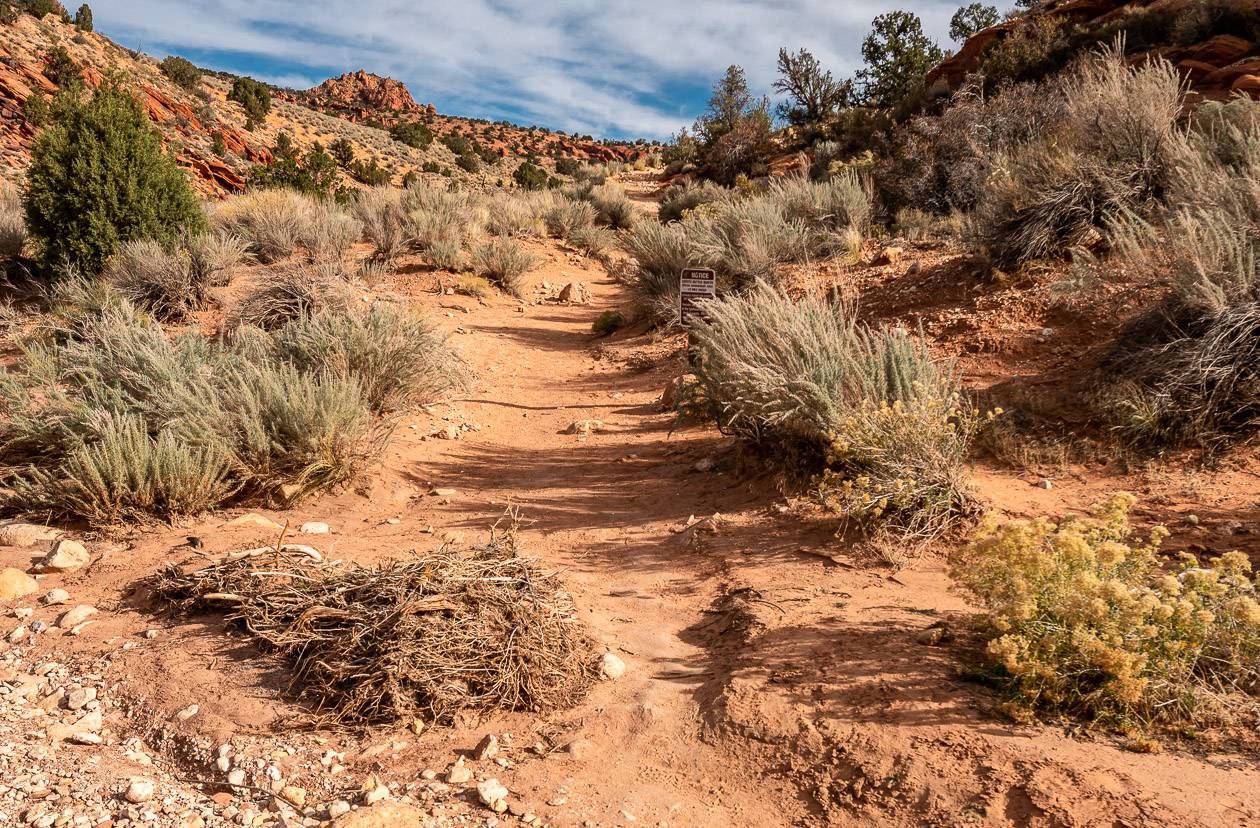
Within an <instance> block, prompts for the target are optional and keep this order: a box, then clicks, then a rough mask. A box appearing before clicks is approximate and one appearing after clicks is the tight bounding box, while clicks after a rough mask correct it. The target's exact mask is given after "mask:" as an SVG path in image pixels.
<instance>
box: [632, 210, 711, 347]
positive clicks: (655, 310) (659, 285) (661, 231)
mask: <svg viewBox="0 0 1260 828" xmlns="http://www.w3.org/2000/svg"><path fill="white" fill-rule="evenodd" d="M625 248H626V251H627V252H628V253H629V254H630V255H631V256H633V257H634V258H635V267H634V269H633V270H632V271H630V274H629V284H630V289H631V290H632V291H633V292H634V293H635V295H636V296H637V298H638V301H639V303H640V304H642V305H643V306H644V309H645V310H646V311H647V312H648V314H649V316H651V318H652V319H654V320H655V321H658V322H664V321H668V320H670V319H674V318H677V316H678V308H677V304H678V279H679V278H680V277H681V276H682V272H683V270H684V269H685V268H688V267H704V266H706V265H707V264H708V263H709V262H708V260H707V259H706V258H705V255H704V254H703V253H702V252H701V251H700V250H699V248H698V247H697V245H696V244H695V243H694V242H693V241H692V240H691V238H690V236H689V235H688V230H687V228H685V227H683V226H681V225H679V224H656V223H655V222H642V223H640V224H639V226H638V227H636V228H635V230H634V232H633V233H630V234H628V235H627V236H626V237H625Z"/></svg>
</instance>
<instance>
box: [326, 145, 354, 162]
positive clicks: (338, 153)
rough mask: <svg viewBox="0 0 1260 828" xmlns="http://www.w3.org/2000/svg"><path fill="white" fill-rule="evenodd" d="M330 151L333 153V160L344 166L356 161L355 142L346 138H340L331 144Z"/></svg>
mask: <svg viewBox="0 0 1260 828" xmlns="http://www.w3.org/2000/svg"><path fill="white" fill-rule="evenodd" d="M328 151H329V152H330V153H331V154H332V157H333V160H334V161H336V162H337V164H339V165H340V166H342V167H349V166H350V165H351V164H352V163H354V144H351V143H350V142H349V141H347V140H346V139H345V138H338V139H337V140H336V141H333V142H332V143H331V144H329V145H328Z"/></svg>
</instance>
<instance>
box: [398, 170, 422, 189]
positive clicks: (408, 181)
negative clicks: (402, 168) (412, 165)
mask: <svg viewBox="0 0 1260 828" xmlns="http://www.w3.org/2000/svg"><path fill="white" fill-rule="evenodd" d="M419 181H420V173H418V172H416V171H415V170H407V172H406V173H404V174H403V177H402V185H403V187H404V188H406V187H413V186H415V185H416V184H417V183H419Z"/></svg>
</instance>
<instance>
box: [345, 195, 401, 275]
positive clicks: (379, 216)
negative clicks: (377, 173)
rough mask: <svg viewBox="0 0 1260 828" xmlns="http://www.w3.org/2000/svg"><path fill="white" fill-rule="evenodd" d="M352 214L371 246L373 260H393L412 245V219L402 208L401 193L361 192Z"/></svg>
mask: <svg viewBox="0 0 1260 828" xmlns="http://www.w3.org/2000/svg"><path fill="white" fill-rule="evenodd" d="M354 214H355V217H356V218H358V220H359V222H360V223H361V224H362V226H363V235H364V237H365V238H366V239H367V240H368V241H369V242H371V243H372V246H373V248H374V250H373V252H372V256H373V258H375V259H377V260H380V261H385V262H389V261H393V260H394V259H396V258H397V257H398V256H401V255H402V254H403V253H405V252H406V250H407V248H408V246H409V245H411V243H412V231H411V220H410V219H409V217H408V216H407V212H406V210H405V209H404V206H403V192H402V191H401V190H395V189H392V188H390V187H374V188H372V189H370V190H363V191H361V192H360V193H359V194H358V198H356V199H355V202H354Z"/></svg>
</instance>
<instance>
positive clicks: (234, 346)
mask: <svg viewBox="0 0 1260 828" xmlns="http://www.w3.org/2000/svg"><path fill="white" fill-rule="evenodd" d="M390 335H391V336H392V335H393V334H392V333H391V334H390ZM260 338H261V341H260ZM393 347H394V346H393V345H390V346H386V347H385V348H384V349H383V352H386V351H389V350H391V348H393ZM278 351H279V345H276V344H273V343H271V342H270V341H269V340H268V338H267V337H266V336H265V335H264V334H262V333H260V332H259V333H257V334H256V335H254V336H238V337H235V338H234V339H232V340H231V341H227V342H218V341H213V340H210V339H208V338H206V337H205V336H203V335H201V334H199V333H196V332H194V331H186V332H184V333H183V334H181V335H179V336H177V337H174V338H168V337H167V336H166V335H165V333H164V332H163V331H162V329H161V328H160V327H159V326H158V325H157V324H155V323H152V322H146V321H143V320H141V319H140V318H138V317H137V315H136V314H135V313H134V312H133V311H131V310H130V309H129V308H127V307H126V306H123V307H120V308H117V309H114V310H107V311H106V312H104V313H102V314H101V315H100V316H98V317H96V318H94V319H91V320H88V321H86V322H85V323H84V324H83V325H81V326H80V327H79V329H78V330H77V332H76V334H75V335H74V336H72V337H68V338H63V339H57V340H54V341H53V342H52V343H50V344H44V345H31V346H27V348H26V349H25V352H24V354H23V356H24V357H25V359H24V360H23V362H22V365H23V367H24V372H23V373H20V374H9V375H6V376H5V377H4V378H3V380H2V381H0V407H3V409H4V410H5V411H6V412H7V413H8V414H9V415H10V416H9V417H8V418H6V419H5V421H4V423H3V424H2V425H0V458H2V459H3V468H4V470H5V471H4V476H5V478H6V483H7V484H8V485H9V486H10V487H11V490H12V491H11V494H9V495H8V496H7V497H6V504H5V505H6V506H7V507H8V508H16V509H22V510H33V509H37V510H40V511H41V512H44V513H46V514H54V515H70V516H77V517H84V518H89V519H93V520H115V519H118V518H121V517H128V518H132V519H139V518H142V517H159V518H170V517H173V516H175V515H177V514H182V513H185V512H191V511H197V510H199V509H201V508H206V507H208V506H211V505H215V503H216V502H221V501H223V500H225V499H227V498H235V497H248V498H255V499H256V498H264V499H265V498H281V499H283V500H285V501H290V500H292V499H294V498H295V497H298V496H300V495H301V494H304V493H306V492H309V491H314V490H316V489H321V488H326V487H328V486H330V485H334V484H335V483H337V482H340V481H342V480H345V479H347V478H348V477H349V476H350V475H352V474H353V473H354V472H355V470H356V469H358V468H360V467H361V466H362V464H363V463H365V462H366V461H367V460H368V459H369V458H370V457H372V456H374V455H375V454H376V453H377V452H378V451H379V450H380V447H381V445H382V442H383V440H384V438H385V437H386V436H387V429H386V428H385V427H384V426H383V424H382V422H381V420H380V419H379V418H378V417H376V416H375V415H374V414H373V412H372V408H371V406H370V405H369V402H368V398H367V397H366V396H365V395H364V393H363V390H362V387H361V386H360V384H359V382H358V379H357V377H355V376H350V372H347V373H346V374H345V375H344V376H341V377H334V376H333V374H332V373H330V372H329V371H321V372H319V373H311V372H307V371H303V370H301V369H300V368H298V367H296V366H295V365H294V364H292V362H290V361H287V360H285V359H282V358H280V357H278V356H276V354H277V353H278ZM370 352H371V348H370V347H367V348H366V349H365V347H364V346H363V344H362V343H361V342H360V344H357V345H355V344H353V343H352V344H351V345H350V346H348V347H347V348H346V349H344V353H359V354H363V353H370ZM330 353H331V352H330ZM370 362H371V359H370V358H369V359H368V363H370ZM330 364H332V362H330ZM370 373H371V372H370V370H369V371H365V375H370ZM225 467H226V470H225ZM198 492H201V494H198Z"/></svg>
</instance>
